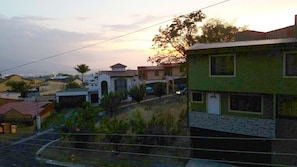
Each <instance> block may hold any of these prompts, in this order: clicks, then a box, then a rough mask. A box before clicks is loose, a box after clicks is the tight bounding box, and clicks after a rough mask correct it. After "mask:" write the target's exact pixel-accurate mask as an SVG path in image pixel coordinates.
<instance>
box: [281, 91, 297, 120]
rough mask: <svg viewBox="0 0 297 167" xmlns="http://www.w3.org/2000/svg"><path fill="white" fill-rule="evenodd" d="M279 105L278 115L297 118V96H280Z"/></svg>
mask: <svg viewBox="0 0 297 167" xmlns="http://www.w3.org/2000/svg"><path fill="white" fill-rule="evenodd" d="M277 103H278V105H277V113H278V115H280V116H293V117H297V96H278V98H277Z"/></svg>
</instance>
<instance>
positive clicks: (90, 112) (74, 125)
mask: <svg viewBox="0 0 297 167" xmlns="http://www.w3.org/2000/svg"><path fill="white" fill-rule="evenodd" d="M82 106H83V107H82V108H75V110H74V111H73V112H72V113H71V114H70V115H69V116H68V117H66V116H65V115H62V117H61V118H60V124H63V125H64V126H63V127H62V129H61V130H62V131H63V132H65V133H70V136H69V137H70V139H71V138H73V139H74V140H75V141H77V143H75V147H78V148H87V142H92V141H93V140H94V135H88V133H95V132H96V127H95V124H96V118H97V115H98V113H99V109H98V108H96V107H92V106H90V104H89V103H87V102H84V103H83V105H82Z"/></svg>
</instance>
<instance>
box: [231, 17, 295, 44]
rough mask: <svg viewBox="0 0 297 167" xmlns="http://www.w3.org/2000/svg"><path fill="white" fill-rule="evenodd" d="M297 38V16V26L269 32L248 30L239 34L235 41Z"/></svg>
mask: <svg viewBox="0 0 297 167" xmlns="http://www.w3.org/2000/svg"><path fill="white" fill-rule="evenodd" d="M292 37H297V15H295V24H294V25H291V26H287V27H283V28H280V29H276V30H271V31H268V32H259V31H253V30H246V31H242V32H238V33H237V34H236V36H235V41H248V40H262V39H278V38H292Z"/></svg>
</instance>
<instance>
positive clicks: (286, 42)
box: [186, 38, 297, 165]
mask: <svg viewBox="0 0 297 167" xmlns="http://www.w3.org/2000/svg"><path fill="white" fill-rule="evenodd" d="M186 54H187V62H188V74H187V75H188V76H187V78H188V90H189V93H188V110H189V115H188V117H189V126H190V129H191V136H192V138H191V139H192V147H193V156H194V157H198V158H206V159H215V160H219V161H221V160H223V161H225V162H231V163H234V164H237V165H238V164H241V165H244V164H251V165H257V164H261V163H262V164H288V165H292V164H294V165H296V164H297V158H296V156H293V155H292V156H291V154H286V156H283V155H281V153H283V152H286V153H292V154H296V150H297V142H296V140H295V143H294V140H282V139H297V38H284V39H265V40H253V41H236V42H225V43H209V44H201V43H199V44H195V45H193V46H192V47H190V48H189V49H188V50H187V51H186ZM213 137H215V138H213ZM216 137H218V138H216ZM221 137H222V138H221ZM223 138H225V139H223ZM239 138H240V139H239ZM218 150H220V151H218ZM224 150H229V151H224ZM230 150H231V151H230ZM234 150H236V151H234ZM278 153H280V154H278Z"/></svg>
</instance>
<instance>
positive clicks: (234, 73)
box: [209, 54, 236, 77]
mask: <svg viewBox="0 0 297 167" xmlns="http://www.w3.org/2000/svg"><path fill="white" fill-rule="evenodd" d="M220 56H233V57H234V67H233V69H234V72H233V75H212V74H211V58H212V57H220ZM235 76H236V54H219V55H210V56H209V77H235Z"/></svg>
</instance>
